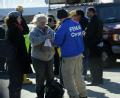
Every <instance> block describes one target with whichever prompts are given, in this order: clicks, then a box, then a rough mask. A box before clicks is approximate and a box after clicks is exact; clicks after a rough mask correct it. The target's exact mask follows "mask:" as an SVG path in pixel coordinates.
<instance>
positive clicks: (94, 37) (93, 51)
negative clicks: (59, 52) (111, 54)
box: [85, 7, 103, 85]
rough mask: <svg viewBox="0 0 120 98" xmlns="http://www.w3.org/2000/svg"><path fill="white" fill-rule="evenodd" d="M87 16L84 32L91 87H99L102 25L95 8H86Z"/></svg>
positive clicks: (101, 72) (101, 81)
mask: <svg viewBox="0 0 120 98" xmlns="http://www.w3.org/2000/svg"><path fill="white" fill-rule="evenodd" d="M87 15H88V17H89V18H90V20H89V23H88V26H87V29H86V30H85V31H86V35H85V40H86V45H87V47H88V49H89V67H90V72H91V76H92V85H99V84H102V83H103V79H102V74H103V70H102V64H101V62H102V60H101V52H102V48H101V47H102V43H101V41H102V31H103V23H102V21H101V20H100V19H99V18H98V16H97V14H96V10H95V8H93V7H90V8H88V10H87Z"/></svg>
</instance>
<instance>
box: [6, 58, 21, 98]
mask: <svg viewBox="0 0 120 98" xmlns="http://www.w3.org/2000/svg"><path fill="white" fill-rule="evenodd" d="M7 65H8V74H9V97H10V98H20V95H21V89H22V81H23V72H22V70H21V68H20V67H19V66H20V65H19V63H18V62H17V60H16V59H14V60H11V61H8V62H7Z"/></svg>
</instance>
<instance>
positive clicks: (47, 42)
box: [44, 39, 52, 47]
mask: <svg viewBox="0 0 120 98" xmlns="http://www.w3.org/2000/svg"><path fill="white" fill-rule="evenodd" d="M44 46H47V47H52V44H51V41H50V39H46V40H45V43H44Z"/></svg>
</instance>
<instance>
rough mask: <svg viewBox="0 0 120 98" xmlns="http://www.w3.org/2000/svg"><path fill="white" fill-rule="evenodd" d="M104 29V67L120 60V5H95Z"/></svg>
mask: <svg viewBox="0 0 120 98" xmlns="http://www.w3.org/2000/svg"><path fill="white" fill-rule="evenodd" d="M94 6H95V8H96V10H97V13H98V16H99V17H100V18H101V19H102V21H103V23H104V28H103V43H104V45H103V52H102V60H103V65H104V66H108V65H113V64H115V62H116V59H118V58H120V3H109V4H96V5H94Z"/></svg>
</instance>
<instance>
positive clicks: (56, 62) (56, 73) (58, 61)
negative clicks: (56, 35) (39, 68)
mask: <svg viewBox="0 0 120 98" xmlns="http://www.w3.org/2000/svg"><path fill="white" fill-rule="evenodd" d="M54 67H55V69H54V74H55V75H59V67H60V57H59V54H58V51H57V48H55V55H54Z"/></svg>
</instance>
